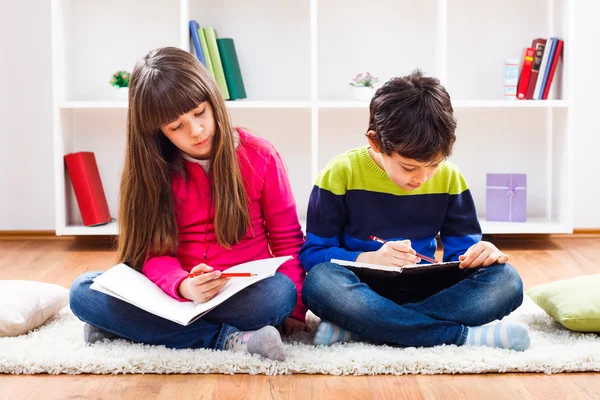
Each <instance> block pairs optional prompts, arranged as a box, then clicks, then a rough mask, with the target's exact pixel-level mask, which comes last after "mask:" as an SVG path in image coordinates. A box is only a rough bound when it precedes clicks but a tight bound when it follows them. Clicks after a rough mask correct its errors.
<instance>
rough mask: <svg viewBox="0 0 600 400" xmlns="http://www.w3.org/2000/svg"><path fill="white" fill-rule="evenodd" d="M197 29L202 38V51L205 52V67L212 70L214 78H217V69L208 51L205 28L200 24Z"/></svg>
mask: <svg viewBox="0 0 600 400" xmlns="http://www.w3.org/2000/svg"><path fill="white" fill-rule="evenodd" d="M196 31H197V32H198V37H199V38H200V47H201V48H202V52H203V53H204V59H205V60H206V65H205V67H206V68H207V69H208V72H210V74H211V75H212V76H213V78H216V76H215V70H214V68H213V62H212V59H211V58H210V53H209V52H208V43H206V35H205V34H204V29H202V28H200V26H198V29H197V30H196Z"/></svg>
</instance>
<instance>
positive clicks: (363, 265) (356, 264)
mask: <svg viewBox="0 0 600 400" xmlns="http://www.w3.org/2000/svg"><path fill="white" fill-rule="evenodd" d="M331 262H332V263H334V264H338V265H346V266H348V267H357V268H368V269H378V270H380V271H392V272H402V268H400V267H388V266H387V265H377V264H367V263H359V262H354V261H346V260H337V259H335V258H332V259H331Z"/></svg>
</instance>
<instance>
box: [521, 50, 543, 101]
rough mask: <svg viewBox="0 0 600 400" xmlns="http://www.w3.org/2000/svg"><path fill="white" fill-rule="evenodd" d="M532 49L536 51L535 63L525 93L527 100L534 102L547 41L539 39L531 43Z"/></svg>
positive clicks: (532, 65)
mask: <svg viewBox="0 0 600 400" xmlns="http://www.w3.org/2000/svg"><path fill="white" fill-rule="evenodd" d="M531 47H532V48H533V49H535V54H534V56H533V63H532V64H531V72H530V73H529V83H528V84H527V92H526V93H525V99H526V100H533V93H534V92H535V87H536V84H537V81H538V76H539V74H540V67H541V65H542V60H543V58H544V48H545V47H546V39H542V38H537V39H534V40H533V42H532V43H531Z"/></svg>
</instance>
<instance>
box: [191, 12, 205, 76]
mask: <svg viewBox="0 0 600 400" xmlns="http://www.w3.org/2000/svg"><path fill="white" fill-rule="evenodd" d="M198 26H199V25H198V23H197V22H196V21H194V20H191V21H190V23H189V27H190V37H191V39H192V44H193V45H194V49H195V50H196V57H197V58H198V61H200V62H201V63H202V65H204V66H206V60H205V58H204V53H203V52H202V46H201V44H200V37H199V36H198Z"/></svg>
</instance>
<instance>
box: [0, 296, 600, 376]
mask: <svg viewBox="0 0 600 400" xmlns="http://www.w3.org/2000/svg"><path fill="white" fill-rule="evenodd" d="M507 319H511V320H517V321H522V322H524V323H525V324H527V325H529V328H530V334H531V347H530V348H529V349H528V350H527V351H525V352H516V351H512V350H499V349H493V348H488V347H457V346H438V347H433V348H412V347H411V348H394V347H389V346H375V345H370V344H363V343H350V344H336V345H334V346H331V347H322V346H319V347H316V346H313V345H310V344H308V343H310V337H309V335H308V334H307V333H302V334H298V336H296V337H295V338H294V340H287V341H286V350H287V359H286V360H285V361H284V362H276V361H270V360H267V359H264V358H261V357H259V356H252V355H248V354H242V353H232V352H227V351H214V350H203V349H201V350H173V349H167V348H164V347H162V346H149V345H142V344H136V343H131V342H128V341H125V340H115V341H112V342H109V341H104V342H102V343H96V344H94V345H91V346H88V345H85V344H84V342H83V333H82V325H83V324H82V323H81V322H80V321H79V320H78V319H77V318H76V317H75V316H74V315H73V314H72V313H71V312H70V310H69V309H68V308H65V309H63V310H62V311H61V312H60V313H59V315H58V316H57V317H56V318H54V319H53V320H51V321H49V322H48V323H47V324H45V325H44V326H42V327H41V328H39V329H37V330H36V331H33V332H31V333H29V334H28V335H23V336H19V337H15V338H0V373H9V374H39V373H48V374H81V373H90V374H143V373H156V374H171V373H181V374H206V373H222V374H266V375H277V374H331V375H376V374H395V375H400V374H465V373H484V372H516V371H518V372H544V373H557V372H567V371H600V335H596V334H580V333H574V332H570V331H568V330H566V329H565V328H563V327H562V326H561V325H559V324H558V323H556V322H554V320H552V319H551V318H550V317H549V316H547V315H546V314H545V313H544V311H543V310H542V309H540V308H539V307H538V306H537V305H535V303H533V301H531V300H530V299H529V298H528V297H527V296H525V302H524V304H523V306H521V307H520V308H519V309H518V310H516V311H515V312H514V313H513V314H511V315H510V316H509V317H507ZM316 322H317V321H316V320H315V318H314V316H313V318H312V319H311V320H310V323H311V324H312V325H314V324H316Z"/></svg>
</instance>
